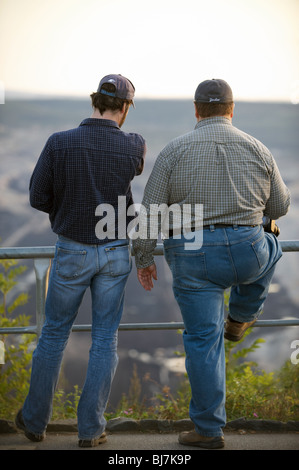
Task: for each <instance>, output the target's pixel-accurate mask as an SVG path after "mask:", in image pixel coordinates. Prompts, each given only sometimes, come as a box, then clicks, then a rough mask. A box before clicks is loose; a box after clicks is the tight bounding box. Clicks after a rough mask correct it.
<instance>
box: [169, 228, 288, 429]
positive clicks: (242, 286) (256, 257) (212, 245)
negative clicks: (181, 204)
mask: <svg viewBox="0 0 299 470" xmlns="http://www.w3.org/2000/svg"><path fill="white" fill-rule="evenodd" d="M189 235H190V234H189ZM186 242H187V245H186V246H187V247H188V246H190V245H188V244H189V243H190V240H189V238H188V239H187V240H186V239H185V238H184V237H183V236H182V237H181V239H177V240H176V239H174V238H169V239H168V240H164V253H165V258H166V260H167V262H168V264H169V267H170V269H171V271H172V275H173V291H174V295H175V298H176V300H177V302H178V305H179V307H180V310H181V314H182V317H183V321H184V325H185V330H184V333H183V341H184V348H185V352H186V370H187V374H188V377H189V381H190V385H191V392H192V398H191V401H190V408H189V413H190V419H191V420H192V421H193V423H194V425H195V429H196V431H197V432H198V433H199V434H201V435H202V436H207V437H213V436H215V437H216V436H221V435H223V431H222V428H223V427H224V426H225V423H226V413H225V385H226V384H225V354H224V336H223V333H224V331H223V330H224V291H225V290H226V289H227V288H231V294H230V300H229V315H230V317H231V318H232V319H234V320H237V321H239V322H249V321H251V320H254V319H256V318H258V317H259V315H260V313H261V310H262V308H263V304H264V302H265V300H266V297H267V294H268V290H269V286H270V282H271V279H272V277H273V274H274V269H275V264H276V262H277V261H278V260H279V258H280V257H281V255H282V251H281V248H280V245H279V243H278V241H277V239H276V237H275V236H274V235H272V234H269V233H264V230H263V228H262V226H256V227H242V226H235V227H229V228H218V227H217V226H216V227H214V226H210V228H208V229H204V230H203V245H202V247H201V248H199V249H197V250H188V249H185V246H184V244H185V243H186Z"/></svg>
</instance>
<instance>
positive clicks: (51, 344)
mask: <svg viewBox="0 0 299 470" xmlns="http://www.w3.org/2000/svg"><path fill="white" fill-rule="evenodd" d="M131 269H132V262H131V256H130V251H129V245H128V243H127V241H126V240H119V241H113V242H109V243H107V244H105V245H85V244H81V243H77V242H74V241H72V240H70V239H67V238H64V237H61V236H60V237H59V238H58V241H57V244H56V252H55V257H54V261H53V265H52V269H51V274H50V279H49V288H48V294H47V299H46V321H45V324H44V326H43V329H42V334H41V336H40V339H39V342H38V345H37V348H36V350H35V351H34V354H33V360H32V373H31V382H30V389H29V393H28V396H27V398H26V400H25V403H24V406H23V419H24V423H25V425H26V427H27V429H28V430H29V431H31V432H33V433H35V434H42V433H43V432H44V431H45V430H46V427H47V424H48V422H49V420H50V418H51V414H52V401H53V395H54V391H55V387H56V384H57V380H58V376H59V371H60V367H61V361H62V357H63V352H64V349H65V347H66V344H67V341H68V338H69V335H70V332H71V328H72V325H73V323H74V320H75V318H76V315H77V312H78V309H79V306H80V304H81V301H82V299H83V296H84V293H85V291H86V289H87V288H88V287H90V290H91V298H92V345H91V349H90V355H89V362H88V369H87V374H86V380H85V384H84V387H83V390H82V395H81V397H80V402H79V405H78V434H79V439H93V438H95V437H98V436H100V435H101V434H102V432H103V431H104V429H105V426H106V420H105V418H104V416H103V414H104V411H105V408H106V405H107V401H108V397H109V393H110V389H111V384H112V380H113V377H114V373H115V370H116V367H117V363H118V356H117V337H118V326H119V322H120V319H121V315H122V311H123V301H124V290H125V285H126V282H127V279H128V276H129V273H130V271H131Z"/></svg>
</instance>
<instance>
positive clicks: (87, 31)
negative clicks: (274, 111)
mask: <svg viewBox="0 0 299 470" xmlns="http://www.w3.org/2000/svg"><path fill="white" fill-rule="evenodd" d="M109 73H121V74H122V75H125V76H127V77H128V78H130V80H131V81H132V82H133V83H134V85H135V87H136V98H138V97H139V98H142V97H167V98H170V97H188V98H193V95H194V91H195V88H196V87H197V85H198V83H199V82H201V81H202V80H205V79H207V78H223V79H225V80H227V81H228V82H229V83H230V85H231V86H232V88H233V92H234V95H235V98H236V99H250V100H252V99H258V100H273V99H274V100H287V101H293V102H299V0H211V1H207V0H184V1H182V0H179V1H177V0H149V1H144V0H0V82H1V83H2V86H3V87H4V89H5V91H6V92H7V91H8V90H16V91H28V92H35V93H47V94H67V95H87V96H89V94H90V93H91V92H93V91H96V88H97V85H98V82H99V80H100V79H101V78H102V76H104V75H106V74H109Z"/></svg>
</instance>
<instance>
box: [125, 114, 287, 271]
mask: <svg viewBox="0 0 299 470" xmlns="http://www.w3.org/2000/svg"><path fill="white" fill-rule="evenodd" d="M153 204H158V205H160V204H167V205H168V206H170V205H172V204H178V205H179V206H180V207H182V208H183V205H184V204H190V205H191V226H192V224H194V220H195V213H194V210H193V209H192V207H193V208H195V205H196V204H197V205H198V204H201V205H202V208H203V225H210V224H239V225H257V224H262V221H263V216H264V215H265V216H268V217H270V218H271V219H274V220H276V219H278V218H279V217H281V216H283V215H285V214H286V213H287V211H288V208H289V205H290V193H289V190H288V188H287V187H286V186H285V184H284V182H283V180H282V177H281V175H280V173H279V170H278V167H277V165H276V162H275V160H274V158H273V156H272V154H271V153H270V151H269V150H268V149H267V148H266V147H265V146H264V145H263V144H262V143H261V142H259V141H258V140H256V139H255V138H253V137H251V136H250V135H248V134H246V133H244V132H242V131H240V130H239V129H237V128H236V127H234V126H233V125H232V123H231V121H230V120H229V119H227V118H225V117H222V116H221V117H220V116H217V117H212V118H207V119H203V120H201V121H199V122H198V123H197V124H196V126H195V129H194V130H193V131H192V132H189V133H188V134H185V135H183V136H180V137H178V138H176V139H174V140H173V141H172V142H170V143H169V144H168V145H167V146H166V147H165V148H164V149H163V150H162V151H161V153H160V154H159V156H158V157H157V160H156V162H155V165H154V168H153V170H152V173H151V175H150V177H149V180H148V182H147V185H146V188H145V191H144V197H143V201H142V205H143V206H144V207H145V209H146V211H147V213H149V211H150V206H151V205H153ZM144 219H145V218H143V222H142V221H140V223H141V224H142V223H143V224H146V223H149V220H148V221H147V222H146V221H145V220H144ZM170 227H171V221H170ZM143 228H144V227H143ZM159 229H160V226H159V228H158V230H159ZM156 242H157V238H153V239H150V238H149V239H140V238H137V239H136V240H134V241H133V248H134V252H135V259H136V265H137V267H139V268H141V267H147V266H149V265H150V264H152V263H153V262H154V257H153V251H154V248H155V245H156Z"/></svg>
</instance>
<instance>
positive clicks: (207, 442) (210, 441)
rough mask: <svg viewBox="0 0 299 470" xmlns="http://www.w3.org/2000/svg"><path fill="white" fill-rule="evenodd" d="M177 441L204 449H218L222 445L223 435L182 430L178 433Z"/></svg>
mask: <svg viewBox="0 0 299 470" xmlns="http://www.w3.org/2000/svg"><path fill="white" fill-rule="evenodd" d="M179 443H180V444H183V445H184V446H196V447H203V448H205V449H220V448H221V447H224V437H223V436H216V437H206V436H201V435H200V434H198V433H197V432H196V431H184V432H181V433H180V434H179Z"/></svg>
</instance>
